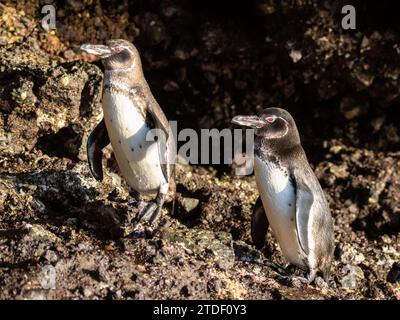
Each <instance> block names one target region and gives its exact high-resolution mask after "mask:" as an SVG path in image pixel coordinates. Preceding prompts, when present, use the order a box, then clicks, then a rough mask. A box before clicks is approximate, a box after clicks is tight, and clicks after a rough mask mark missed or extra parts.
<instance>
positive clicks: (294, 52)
mask: <svg viewBox="0 0 400 320" xmlns="http://www.w3.org/2000/svg"><path fill="white" fill-rule="evenodd" d="M289 56H290V58H291V59H292V60H293V62H294V63H297V62H299V61H300V60H301V58H303V56H302V54H301V51H300V50H292V51H290V53H289Z"/></svg>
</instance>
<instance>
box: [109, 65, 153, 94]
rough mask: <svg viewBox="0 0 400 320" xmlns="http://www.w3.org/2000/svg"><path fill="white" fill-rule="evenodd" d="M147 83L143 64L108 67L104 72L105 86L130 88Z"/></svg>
mask: <svg viewBox="0 0 400 320" xmlns="http://www.w3.org/2000/svg"><path fill="white" fill-rule="evenodd" d="M143 84H146V85H147V83H146V80H144V76H143V71H142V68H141V66H133V65H132V66H130V67H125V68H113V69H106V70H105V73H104V86H105V87H119V88H122V89H123V88H126V89H127V90H130V89H131V88H133V87H135V86H140V85H143Z"/></svg>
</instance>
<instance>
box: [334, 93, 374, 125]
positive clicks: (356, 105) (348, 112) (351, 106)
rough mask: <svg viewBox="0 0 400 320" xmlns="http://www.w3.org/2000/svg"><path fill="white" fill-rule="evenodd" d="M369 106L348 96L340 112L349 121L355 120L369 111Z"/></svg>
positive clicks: (341, 103) (358, 99)
mask: <svg viewBox="0 0 400 320" xmlns="http://www.w3.org/2000/svg"><path fill="white" fill-rule="evenodd" d="M368 107H369V104H368V102H367V101H363V100H362V99H360V98H356V97H352V96H346V97H344V98H343V99H342V101H341V102H340V111H341V112H342V114H343V115H344V117H345V118H346V119H347V120H352V119H355V118H357V117H359V116H361V115H362V114H365V113H366V112H367V111H368Z"/></svg>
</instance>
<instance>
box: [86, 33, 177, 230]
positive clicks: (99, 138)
mask: <svg viewBox="0 0 400 320" xmlns="http://www.w3.org/2000/svg"><path fill="white" fill-rule="evenodd" d="M81 48H82V50H85V51H88V52H89V53H93V54H98V55H100V57H102V62H103V65H104V66H105V76H104V85H103V98H102V106H103V114H104V120H103V121H102V122H100V123H99V125H98V127H96V129H95V130H94V131H93V133H92V134H91V135H90V137H89V139H88V148H87V149H88V159H89V165H90V168H91V171H92V173H93V175H94V176H95V177H96V178H97V179H99V178H102V168H101V154H102V152H101V149H102V148H104V146H105V145H106V144H108V143H110V142H111V145H112V147H113V150H114V155H115V158H116V160H117V163H118V167H119V170H120V173H121V175H122V176H123V177H124V178H125V180H126V181H127V183H128V185H129V186H130V187H131V188H132V189H133V190H135V191H137V192H140V193H156V194H157V198H156V201H155V203H151V204H150V205H149V206H148V207H147V208H146V209H145V210H144V211H143V212H141V213H140V214H139V216H138V220H141V219H144V220H147V221H149V222H150V223H152V222H154V221H155V220H156V219H157V218H158V216H159V214H160V210H161V207H162V205H163V203H164V199H165V195H166V193H167V191H168V186H169V184H170V182H171V181H172V182H173V180H174V156H175V142H174V138H173V135H172V131H171V128H170V126H169V123H168V121H167V118H166V117H165V115H164V113H163V111H162V110H161V108H160V106H159V105H158V103H157V101H156V100H155V99H154V97H153V95H152V93H151V91H150V88H149V86H148V84H147V82H146V80H145V78H144V75H143V70H142V66H141V61H140V56H139V53H138V52H137V50H136V48H135V47H134V46H133V45H132V44H131V43H129V42H127V41H125V40H111V41H109V42H108V43H107V45H106V46H103V45H90V44H88V45H83V46H82V47H81ZM104 126H105V127H106V130H105V129H104ZM154 129H157V130H158V132H153V131H152V130H154ZM154 134H156V135H158V136H157V137H154ZM160 134H163V136H164V138H165V139H163V138H162V136H160ZM151 138H153V140H152V139H151ZM157 138H158V139H157ZM99 162H100V163H99ZM173 185H174V183H173Z"/></svg>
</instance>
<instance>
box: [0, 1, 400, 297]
mask: <svg viewBox="0 0 400 320" xmlns="http://www.w3.org/2000/svg"><path fill="white" fill-rule="evenodd" d="M246 3H247V4H246V5H244V4H241V5H234V4H231V2H230V1H221V2H220V4H219V5H216V4H215V1H201V4H189V3H188V2H187V1H181V0H169V1H132V2H129V4H127V3H124V4H120V2H119V1H108V2H102V1H96V0H95V1H79V0H77V1H75V0H70V1H67V2H66V3H64V2H62V1H60V2H55V6H56V8H57V17H56V27H57V29H56V30H54V31H49V32H46V31H45V30H43V29H42V28H41V25H40V19H41V18H42V17H43V15H41V14H40V8H41V5H40V4H39V2H38V1H32V0H26V1H18V3H15V2H13V1H6V2H3V5H0V13H1V17H0V19H1V24H0V287H1V290H0V298H1V299H23V298H49V299H61V298H87V299H104V298H112V299H146V298H159V299H167V298H177V299H180V298H182V299H189V298H190V299H193V298H212V299H217V298H234V299H244V298H248V299H293V298H296V299H311V298H312V299H324V298H332V297H334V298H357V299H358V298H373V299H392V298H397V299H398V298H400V282H399V279H400V277H399V274H400V266H399V262H398V261H399V259H400V238H399V231H400V191H399V190H400V148H399V147H400V145H399V142H400V135H399V134H400V133H399V127H400V116H399V115H400V113H399V110H398V104H399V95H400V83H399V82H400V77H399V74H400V62H399V61H400V59H399V58H400V47H399V46H400V36H399V31H400V30H399V28H398V27H397V25H396V23H397V22H396V20H395V17H394V16H393V15H394V14H395V13H396V10H395V8H394V7H392V6H394V5H391V4H386V5H378V4H376V3H375V2H374V1H352V3H353V5H354V6H355V7H356V9H357V29H356V30H355V31H346V30H343V29H342V28H341V18H342V15H341V14H340V9H341V7H342V6H343V3H342V1H331V4H330V5H328V4H327V2H326V1H313V0H311V1H300V0H299V1H268V0H265V1H249V2H246ZM346 4H347V3H346ZM111 38H126V39H128V40H130V41H132V42H134V43H135V45H137V47H138V49H139V51H140V53H141V55H142V60H143V65H144V70H145V75H146V78H147V80H148V82H149V84H150V86H151V88H152V90H153V93H154V95H155V96H156V98H157V99H158V101H159V103H160V105H161V106H162V107H163V109H164V110H165V112H166V114H167V116H168V118H169V119H176V120H178V126H179V128H193V129H195V130H199V129H200V128H214V127H216V128H219V129H222V128H224V127H229V123H230V119H231V118H232V117H233V116H234V115H236V114H238V113H241V114H246V113H256V112H258V111H260V110H261V109H263V108H265V107H270V106H281V107H282V106H283V107H285V108H287V109H288V110H289V111H290V112H291V113H292V114H293V116H294V118H295V120H296V122H297V123H298V126H299V130H300V132H301V136H302V141H303V145H304V147H305V149H306V152H307V155H308V157H309V160H310V162H311V163H312V165H313V166H314V169H315V172H316V174H317V176H318V178H319V179H320V181H321V185H322V186H323V188H324V190H325V192H326V194H327V196H328V200H329V203H330V206H331V209H332V214H333V217H334V220H335V261H334V265H333V280H334V282H335V287H334V288H330V289H328V288H326V287H324V286H323V284H322V283H320V282H319V281H317V284H316V285H312V286H305V285H302V284H299V283H295V282H292V281H290V280H288V279H287V278H285V277H283V276H282V275H281V274H280V273H279V270H278V269H276V268H275V266H274V264H272V263H271V262H274V263H277V264H281V265H283V266H285V260H284V259H283V258H282V256H281V254H280V252H279V248H278V246H277V245H276V242H275V241H274V238H273V236H272V235H271V234H269V235H268V247H267V249H266V250H265V251H263V252H261V251H258V250H256V249H255V248H254V247H253V246H252V244H251V239H250V216H251V209H252V206H253V205H254V203H255V201H256V199H257V195H258V194H257V190H256V187H255V181H254V178H253V177H252V176H249V177H238V176H235V175H234V174H233V171H232V169H231V168H229V167H227V166H222V165H220V166H214V167H210V166H207V167H205V166H192V167H189V166H183V165H180V166H179V167H178V170H177V190H178V196H177V204H178V205H177V210H176V212H175V214H173V215H171V213H170V208H171V205H170V204H169V205H168V204H167V206H166V209H165V210H164V212H163V216H162V219H161V221H160V225H159V228H158V230H156V232H155V234H153V235H149V234H148V233H146V232H143V231H141V230H138V229H136V228H135V225H134V224H133V222H132V219H133V218H134V217H135V215H136V213H137V210H138V208H137V207H136V206H134V205H129V204H128V203H127V201H126V199H127V197H128V194H127V188H126V185H125V183H124V181H123V180H121V178H120V177H119V176H118V171H117V167H116V163H115V161H114V158H113V155H112V150H111V149H108V150H107V151H106V155H105V161H104V165H105V167H106V175H105V179H104V181H103V182H102V183H98V182H96V181H95V180H94V179H93V178H92V177H91V175H90V172H89V169H88V166H87V162H86V153H85V152H86V151H85V144H86V139H87V136H88V133H89V132H90V131H91V130H92V129H93V127H94V126H95V124H96V123H97V122H98V121H99V120H100V119H101V116H102V115H101V106H100V98H101V83H102V71H101V67H100V64H99V63H97V62H94V63H91V61H88V59H89V57H88V56H83V55H80V54H78V53H76V51H74V49H75V48H76V47H77V46H78V45H80V44H81V43H84V42H98V43H100V42H104V41H106V40H107V39H111ZM290 271H291V270H290ZM295 272H297V271H295Z"/></svg>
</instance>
